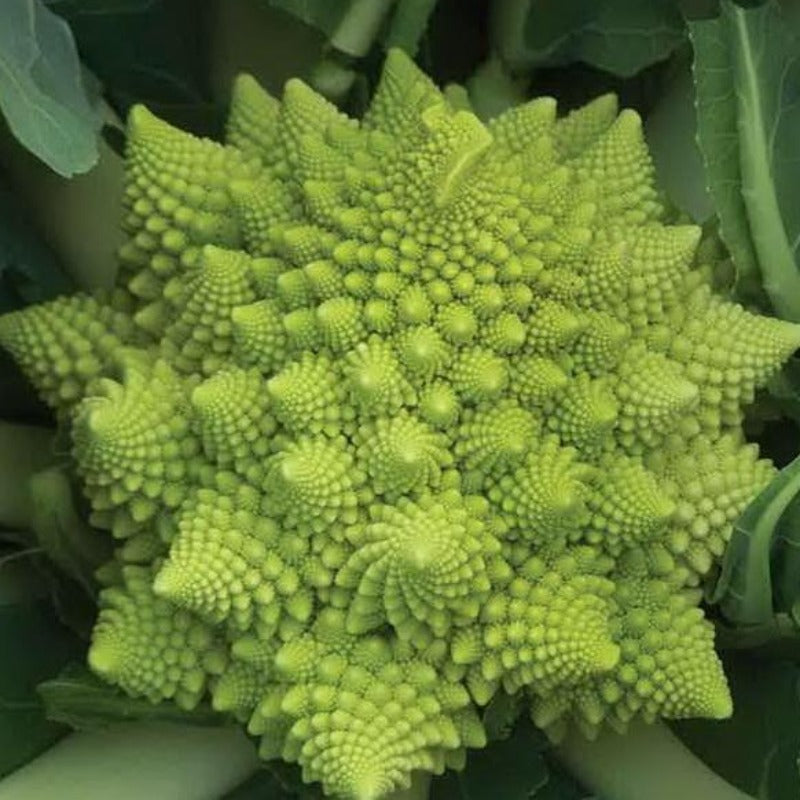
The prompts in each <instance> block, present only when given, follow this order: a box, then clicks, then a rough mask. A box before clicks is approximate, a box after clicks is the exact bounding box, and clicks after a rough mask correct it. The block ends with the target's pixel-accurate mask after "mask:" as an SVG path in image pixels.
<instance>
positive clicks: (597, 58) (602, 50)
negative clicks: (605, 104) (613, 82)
mask: <svg viewBox="0 0 800 800" xmlns="http://www.w3.org/2000/svg"><path fill="white" fill-rule="evenodd" d="M493 13H494V24H493V39H494V45H495V47H496V48H497V49H498V51H499V52H500V54H501V56H502V57H503V60H504V61H506V62H507V63H508V65H509V66H510V67H511V68H512V69H514V70H518V71H526V70H530V69H532V68H535V67H538V66H557V65H562V64H568V63H571V62H574V61H582V62H584V63H586V64H589V65H591V66H593V67H598V68H599V69H604V70H606V71H608V72H611V73H613V74H615V75H619V76H622V77H630V76H632V75H635V74H636V73H637V72H639V71H640V70H641V69H643V68H644V67H647V66H649V65H650V64H654V63H656V62H657V61H661V60H663V59H665V58H667V57H668V56H669V55H670V54H671V53H672V51H673V50H674V49H675V48H676V47H677V46H678V45H680V44H681V42H682V41H684V37H685V28H684V24H683V20H682V18H681V15H680V13H679V12H678V9H677V6H676V4H675V2H674V0H648V2H642V0H595V1H594V2H587V0H561V1H560V2H550V1H549V0H497V2H496V3H495V6H494V12H493Z"/></svg>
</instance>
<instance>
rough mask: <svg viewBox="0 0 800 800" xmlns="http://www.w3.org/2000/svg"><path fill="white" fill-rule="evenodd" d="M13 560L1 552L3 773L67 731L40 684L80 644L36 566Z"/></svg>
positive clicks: (0, 757) (0, 724)
mask: <svg viewBox="0 0 800 800" xmlns="http://www.w3.org/2000/svg"><path fill="white" fill-rule="evenodd" d="M12 557H13V554H12ZM8 559H9V555H8V554H5V555H3V554H2V553H0V653H2V658H0V777H2V776H3V775H7V774H8V773H10V772H12V771H13V770H15V769H16V768H17V767H20V766H22V765H23V764H26V763H27V762H28V761H30V760H31V759H32V758H34V757H35V756H37V755H38V754H39V753H41V752H42V751H43V750H46V749H47V748H48V747H49V746H50V745H51V744H52V743H53V742H54V741H56V740H57V739H59V738H60V737H61V736H63V735H64V733H66V729H65V728H64V727H63V726H61V725H58V724H57V723H55V722H53V721H51V720H49V719H47V717H46V716H45V713H44V707H43V705H42V703H41V701H40V699H39V697H38V696H37V694H36V684H37V683H38V682H39V681H41V680H43V679H44V678H46V677H49V676H50V675H52V674H54V673H56V672H57V671H58V670H59V669H61V667H62V666H63V665H64V663H65V662H66V661H68V660H69V659H70V658H74V657H75V655H76V654H77V653H78V650H79V647H80V645H79V643H78V640H77V639H76V637H74V636H72V635H71V634H70V632H69V631H67V630H66V629H65V628H64V627H63V626H62V625H60V624H59V622H58V620H57V619H56V618H55V615H54V614H53V612H52V609H50V607H49V605H48V603H47V600H46V597H45V596H44V593H43V591H42V590H40V587H39V584H38V578H37V575H36V573H35V571H33V570H30V569H28V568H27V567H26V566H25V565H23V563H22V562H21V560H20V559H19V558H14V561H13V562H11V561H9V560H8Z"/></svg>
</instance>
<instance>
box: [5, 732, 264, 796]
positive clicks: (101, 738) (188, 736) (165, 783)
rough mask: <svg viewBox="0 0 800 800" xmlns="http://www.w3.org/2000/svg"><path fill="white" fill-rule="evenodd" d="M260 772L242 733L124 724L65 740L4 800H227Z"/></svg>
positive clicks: (10, 780) (8, 789)
mask: <svg viewBox="0 0 800 800" xmlns="http://www.w3.org/2000/svg"><path fill="white" fill-rule="evenodd" d="M256 769H258V757H257V756H256V752H255V749H254V747H253V745H252V744H251V743H250V742H249V741H248V739H247V737H246V736H245V735H244V733H242V732H241V731H240V730H239V729H238V728H204V727H198V726H193V725H174V724H167V723H151V722H148V723H140V722H130V723H120V724H117V725H112V726H110V727H108V728H103V729H101V730H97V731H90V732H89V731H87V732H82V733H73V734H71V735H70V736H67V737H66V738H65V739H62V740H61V741H60V742H59V743H58V744H56V745H54V746H53V747H51V748H50V749H49V750H48V751H47V752H46V753H44V754H43V755H41V756H39V757H38V758H36V759H34V760H33V761H31V762H30V763H29V764H26V765H25V766H24V767H22V769H19V770H17V771H16V772H14V773H13V774H12V775H10V776H9V777H7V778H5V779H4V780H2V781H0V800H31V798H34V797H58V798H60V800H95V798H109V799H110V798H113V800H219V798H220V797H223V796H224V795H225V793H226V792H229V791H230V790H231V789H233V788H234V787H235V786H237V785H238V784H239V783H241V782H242V781H243V780H244V779H245V778H247V777H248V776H249V775H251V774H252V773H253V772H254V771H255V770H256Z"/></svg>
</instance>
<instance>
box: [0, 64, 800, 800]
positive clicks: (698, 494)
mask: <svg viewBox="0 0 800 800" xmlns="http://www.w3.org/2000/svg"><path fill="white" fill-rule="evenodd" d="M455 96H456V95H455V93H452V94H451V93H448V92H445V93H442V92H440V91H439V90H438V89H437V88H436V87H435V86H434V85H433V84H432V83H431V81H430V80H429V79H428V78H427V77H426V76H425V75H424V74H423V73H421V72H420V71H419V70H418V69H417V67H416V66H415V65H414V64H413V62H411V61H410V60H409V59H408V58H407V57H406V56H404V55H403V54H402V53H401V52H399V51H393V52H391V53H390V54H389V56H388V58H387V61H386V64H385V67H384V70H383V75H382V78H381V80H380V83H379V85H378V87H377V90H376V93H375V97H374V99H373V101H372V103H371V105H370V107H369V110H368V111H367V113H366V115H365V116H364V118H363V120H361V121H360V122H357V121H355V120H352V119H349V118H348V117H346V116H344V115H343V114H342V113H340V112H339V111H338V110H337V109H336V108H335V107H334V106H332V105H331V104H329V103H328V102H327V101H326V100H324V99H323V98H322V97H320V96H319V95H317V94H316V93H315V92H314V91H312V90H311V89H310V88H308V86H306V85H305V84H304V83H302V82H301V81H299V80H291V81H289V83H288V84H287V85H286V88H285V92H284V94H283V97H282V99H281V100H280V101H279V100H276V99H274V98H272V97H271V96H270V95H268V94H267V93H266V92H265V91H264V90H262V89H261V88H260V87H259V85H258V84H257V83H256V82H255V81H254V80H253V79H252V78H249V77H241V78H239V79H238V80H237V82H236V84H235V86H234V91H233V100H232V106H231V111H230V117H229V120H228V126H227V139H226V143H225V144H219V143H216V142H212V141H210V140H206V139H200V138H197V137H195V136H193V135H190V134H188V133H185V132H183V131H180V130H177V129H175V128H173V127H171V126H170V125H168V124H167V123H165V122H163V121H161V120H159V119H158V118H156V117H155V116H153V115H152V114H151V113H150V112H149V111H148V110H147V109H146V108H144V107H136V108H134V109H133V110H132V112H131V114H130V119H129V122H128V141H127V158H126V161H127V180H126V186H125V198H124V200H125V209H126V213H125V219H124V227H125V230H126V232H127V234H128V239H127V242H126V244H125V245H124V246H123V248H122V250H121V252H120V267H119V272H118V279H117V286H116V289H114V290H113V291H112V292H107V293H105V294H98V295H91V296H89V295H80V296H73V297H64V298H60V299H58V300H55V301H53V302H50V303H47V304H44V305H40V306H38V307H33V308H30V309H27V310H24V311H19V312H14V313H12V314H8V315H6V316H5V317H3V318H2V319H0V342H1V343H2V345H3V346H4V347H5V348H7V349H8V350H9V351H10V352H11V353H12V354H13V356H14V357H15V358H16V359H17V361H18V362H19V364H20V365H21V367H22V369H23V370H24V371H25V372H26V374H27V375H28V376H29V378H30V380H31V381H32V383H33V384H34V385H35V386H36V387H37V389H38V390H39V392H40V394H41V395H42V397H43V398H44V399H45V400H46V401H47V402H48V403H50V404H51V405H52V406H53V408H54V409H55V411H56V414H57V416H58V419H59V422H60V424H61V425H63V426H64V427H65V428H66V429H68V430H69V433H70V436H71V441H72V456H73V460H74V467H75V472H76V475H77V476H78V478H79V480H80V483H81V485H82V487H83V490H84V492H85V495H86V498H87V500H88V503H89V505H90V507H91V522H92V524H93V525H95V526H96V527H98V528H101V529H106V530H108V531H109V536H110V537H113V539H114V540H115V541H116V543H117V551H116V556H115V559H114V561H113V562H112V563H110V564H108V565H106V566H105V567H103V568H102V569H101V570H100V572H99V579H100V580H101V581H102V582H103V583H104V588H103V590H102V592H101V594H100V611H99V619H98V621H97V625H96V628H95V631H94V636H93V641H92V645H91V649H90V652H89V657H88V658H89V664H90V666H91V667H92V668H93V669H94V670H95V671H96V672H97V673H98V674H99V675H100V676H102V677H103V678H105V679H107V680H108V681H110V682H112V683H113V684H116V685H117V686H119V687H121V688H122V689H123V690H124V691H125V692H128V693H130V694H132V695H136V696H142V697H145V698H148V699H149V700H151V701H153V702H159V701H163V700H169V701H173V702H175V703H178V704H179V705H181V706H183V707H186V708H191V707H193V706H195V705H196V704H198V703H200V702H203V701H204V700H210V702H211V704H212V705H213V706H214V708H216V709H217V710H218V711H220V712H224V713H226V714H228V715H231V716H233V717H235V718H236V719H237V720H239V721H240V722H241V723H242V724H245V725H247V728H248V730H249V732H250V733H251V734H252V735H253V736H255V737H258V738H259V740H260V742H261V745H260V752H261V755H262V756H263V758H265V759H272V758H282V759H285V760H288V761H290V762H297V763H298V764H299V765H300V767H301V768H302V773H303V776H304V779H305V780H307V781H320V782H321V783H322V785H323V787H324V790H325V792H326V793H327V794H328V795H329V796H332V797H341V798H351V799H352V800H377V798H381V797H384V796H386V795H387V794H389V793H391V792H392V791H394V790H395V789H397V788H402V787H404V786H406V785H408V782H409V780H410V776H411V773H412V771H415V770H422V771H429V772H434V773H439V772H441V771H442V770H444V769H445V768H448V767H451V768H460V767H461V766H463V764H464V760H465V758H466V755H467V753H466V751H467V750H468V749H469V748H479V747H482V746H483V745H484V744H485V743H486V735H485V732H484V729H483V726H482V721H481V719H482V717H481V710H482V708H483V707H485V706H486V705H487V704H488V703H489V702H490V701H492V699H493V698H495V697H496V696H497V695H498V694H499V693H502V692H506V693H513V694H515V695H518V696H519V697H520V698H523V699H524V702H525V703H526V704H527V706H528V707H529V708H530V712H531V714H532V717H533V720H534V722H535V723H536V724H537V725H539V726H540V727H542V728H544V729H545V730H546V732H547V733H548V734H549V735H550V736H551V737H552V738H554V739H558V737H560V736H562V735H564V733H565V732H566V731H567V730H568V729H570V728H572V727H575V728H577V729H578V730H579V731H580V732H582V733H583V734H585V735H586V736H594V735H596V734H597V733H598V731H599V730H600V729H601V728H602V727H604V726H610V727H611V728H613V729H615V730H619V731H624V730H625V728H626V726H627V724H628V723H629V722H630V721H631V720H632V719H633V718H635V717H639V718H644V719H645V720H647V721H654V720H656V719H657V718H660V717H665V718H677V717H709V718H723V717H726V716H728V715H729V714H730V713H731V698H730V694H729V692H728V688H727V685H726V681H725V676H724V674H723V671H722V667H721V664H720V661H719V660H718V657H717V655H716V653H715V649H714V633H713V626H712V624H711V623H710V622H709V621H708V619H706V617H705V616H704V611H703V610H702V608H701V606H700V601H701V591H700V587H701V583H702V581H703V579H704V578H705V577H706V576H707V575H708V574H709V573H710V572H711V571H712V570H713V569H715V567H716V566H717V565H718V563H719V560H720V557H721V555H722V553H723V551H724V548H725V545H726V540H727V538H728V535H729V530H730V528H731V523H732V521H733V520H735V519H736V517H737V516H738V515H739V514H740V513H741V511H742V510H743V509H744V507H745V506H746V505H747V504H748V503H749V502H750V501H751V500H752V498H753V497H754V496H755V495H756V494H757V493H758V492H759V491H760V490H761V488H762V487H763V486H764V485H766V483H768V482H769V480H770V479H771V477H772V475H773V473H774V468H773V466H772V465H771V464H770V463H769V462H768V461H766V460H764V459H760V458H759V455H758V452H757V449H756V447H755V446H753V445H750V444H747V443H746V442H745V441H744V437H743V435H742V432H741V423H742V414H743V411H742V410H743V408H744V407H745V406H746V405H747V404H748V403H749V402H750V401H752V399H753V397H754V392H755V391H756V389H757V388H759V387H760V386H763V385H764V384H765V382H766V381H767V380H768V379H769V378H770V376H771V375H773V374H774V373H775V372H776V371H777V370H778V369H779V368H780V366H781V363H782V362H783V361H784V360H785V359H786V358H787V357H788V356H789V355H790V354H791V353H792V352H793V351H794V350H795V349H796V348H797V347H798V346H800V327H798V326H795V325H792V324H789V323H786V322H782V321H779V320H776V319H771V318H766V317H761V316H756V315H754V314H752V313H750V312H748V311H746V310H745V309H744V308H742V307H741V306H738V305H736V304H734V303H732V302H730V301H729V300H726V299H724V298H722V297H721V296H718V295H717V294H715V292H714V290H713V288H712V283H711V277H710V276H711V265H709V264H706V263H703V259H702V258H701V257H699V256H698V253H702V252H703V248H700V249H698V244H699V241H700V236H701V234H700V230H699V229H698V228H696V227H694V226H692V225H688V224H682V223H680V221H679V217H678V215H677V214H676V213H675V212H674V211H673V210H672V209H671V207H670V206H669V204H668V202H667V201H666V200H665V199H664V197H663V196H662V194H661V193H660V192H659V190H658V188H657V186H656V185H655V179H654V170H653V167H652V164H651V161H650V158H649V156H648V152H647V148H646V146H645V142H644V139H643V137H642V126H641V121H640V119H639V117H638V116H637V114H636V113H635V112H633V111H630V110H623V111H621V112H619V111H618V109H617V106H616V101H615V100H614V98H612V97H610V96H605V97H601V98H599V99H597V100H596V101H594V102H592V103H590V104H589V105H587V106H585V107H583V108H580V109H578V110H575V111H572V112H571V113H568V114H566V115H560V116H559V115H557V112H556V105H555V102H554V101H553V100H552V99H550V98H539V99H535V100H532V101H530V102H528V103H526V104H524V105H521V106H519V107H516V108H513V109H511V110H509V111H507V112H505V113H504V114H502V115H500V116H499V117H497V118H495V119H493V120H491V121H490V122H489V123H487V124H484V123H483V122H481V121H480V120H479V119H478V118H477V117H476V116H475V115H474V114H473V113H471V111H469V110H468V109H466V108H465V107H464V104H463V103H458V104H457V103H456V102H455V101H454V100H451V98H453V97H455ZM459 96H460V95H459Z"/></svg>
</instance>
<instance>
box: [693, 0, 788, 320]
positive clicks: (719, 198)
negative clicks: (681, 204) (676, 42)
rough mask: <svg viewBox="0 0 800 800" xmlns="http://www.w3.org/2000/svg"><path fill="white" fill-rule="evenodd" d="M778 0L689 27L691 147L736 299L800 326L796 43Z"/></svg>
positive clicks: (727, 7) (724, 10) (728, 8)
mask: <svg viewBox="0 0 800 800" xmlns="http://www.w3.org/2000/svg"><path fill="white" fill-rule="evenodd" d="M788 14H789V11H788V10H787V11H786V12H783V11H782V10H781V7H780V5H779V4H778V3H777V2H776V0H770V2H768V3H766V4H764V5H761V6H758V7H756V8H749V9H744V8H741V7H740V6H738V5H735V4H734V3H732V2H730V0H722V4H721V13H720V16H719V17H718V18H717V19H713V20H704V21H700V22H691V23H689V30H690V37H691V40H692V44H693V46H694V52H695V63H694V73H695V82H696V91H697V114H698V142H699V144H700V149H701V151H702V153H703V157H704V160H705V165H706V174H707V180H708V183H709V187H710V190H711V194H712V197H713V199H714V204H715V206H716V210H717V214H718V215H719V218H720V226H721V235H722V238H723V240H724V241H725V244H726V245H727V247H728V249H729V250H730V252H731V255H732V256H733V260H734V264H735V265H736V269H737V289H738V292H739V295H740V297H741V298H742V299H744V300H747V301H756V302H758V301H759V300H760V298H761V297H762V289H763V292H764V293H766V295H767V297H768V298H769V300H770V302H771V303H772V306H773V308H774V309H775V311H776V312H777V313H778V314H779V315H780V316H782V317H784V318H786V319H791V320H794V321H799V320H800V272H799V271H798V246H800V181H798V180H797V165H798V162H799V161H800V140H798V136H797V131H798V129H799V128H800V105H799V104H798V103H797V96H798V93H800V58H798V57H799V56H800V43H799V42H798V37H797V35H796V33H795V30H796V27H795V20H794V18H791V19H790V18H789V17H788Z"/></svg>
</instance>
